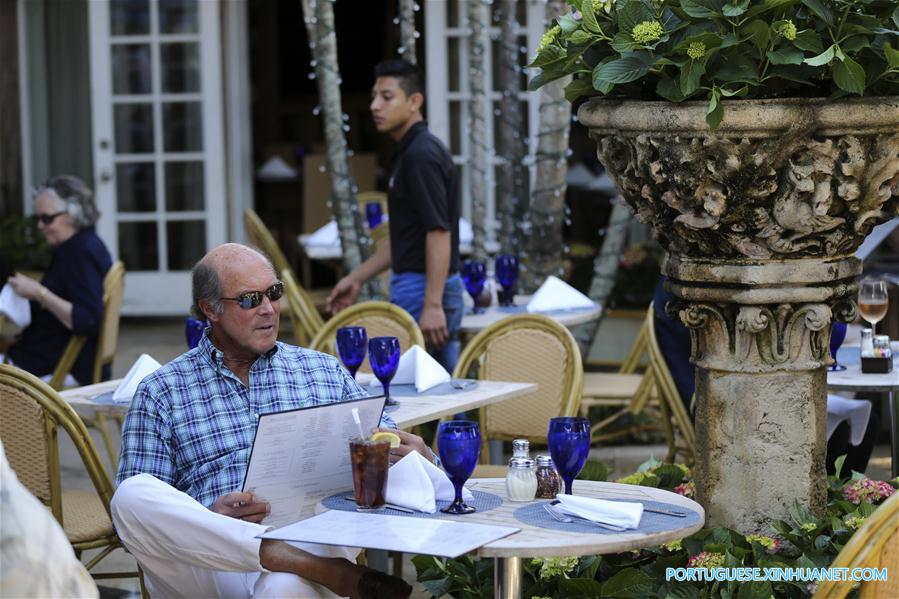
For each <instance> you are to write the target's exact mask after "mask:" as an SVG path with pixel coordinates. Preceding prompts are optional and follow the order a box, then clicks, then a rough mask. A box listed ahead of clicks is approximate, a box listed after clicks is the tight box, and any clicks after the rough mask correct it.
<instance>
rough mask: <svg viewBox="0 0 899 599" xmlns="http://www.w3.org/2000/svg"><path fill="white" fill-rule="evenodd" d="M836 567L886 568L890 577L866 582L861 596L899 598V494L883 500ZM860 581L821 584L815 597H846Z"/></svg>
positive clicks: (841, 554) (841, 555)
mask: <svg viewBox="0 0 899 599" xmlns="http://www.w3.org/2000/svg"><path fill="white" fill-rule="evenodd" d="M830 566H831V567H832V568H849V569H852V568H878V569H879V568H886V570H887V580H880V581H866V582H862V583H861V586H860V587H859V590H858V597H859V599H877V598H880V597H899V578H897V576H896V573H897V572H899V493H894V494H893V496H892V497H890V498H889V499H887V500H886V501H885V502H883V503H882V504H881V505H880V506H879V507H878V508H877V509H876V510H875V511H874V513H873V514H871V515H870V516H869V517H868V519H867V520H865V523H864V524H863V525H862V526H861V528H859V529H858V530H857V531H856V533H855V534H854V535H852V538H851V539H849V542H848V543H846V545H845V546H844V547H843V549H842V550H840V553H839V554H837V558H836V559H835V560H834V562H833V563H832V564H830ZM855 584H856V583H854V582H850V581H848V580H841V581H836V580H830V581H822V582H819V583H818V589H817V590H816V591H815V594H814V595H813V596H812V597H813V599H843V597H846V595H848V594H849V592H850V591H852V589H853V587H854V586H855Z"/></svg>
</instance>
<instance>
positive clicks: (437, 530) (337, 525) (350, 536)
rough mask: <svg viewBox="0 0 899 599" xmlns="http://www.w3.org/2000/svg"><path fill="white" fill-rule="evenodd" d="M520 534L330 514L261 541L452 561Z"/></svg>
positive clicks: (455, 523) (422, 521) (456, 524)
mask: <svg viewBox="0 0 899 599" xmlns="http://www.w3.org/2000/svg"><path fill="white" fill-rule="evenodd" d="M519 530H521V529H520V528H512V527H511V526H494V525H492V524H475V523H470V522H458V521H449V520H438V519H427V518H406V517H403V516H388V515H384V514H360V513H359V512H348V511H342V510H330V511H327V512H325V513H323V514H319V515H318V516H314V517H312V518H308V519H306V520H303V521H302V522H295V523H293V524H290V525H289V526H285V527H283V528H279V529H277V530H271V531H268V532H266V533H263V534H261V535H259V536H258V537H257V538H261V539H276V540H280V541H294V542H297V541H298V542H303V543H320V544H322V545H341V546H344V547H365V548H366V549H384V550H387V551H402V552H403V553H417V554H423V555H439V556H442V557H450V558H453V557H459V556H460V555H464V554H466V553H468V552H470V551H474V550H475V549H477V548H479V547H482V546H484V545H486V544H487V543H492V542H493V541H495V540H497V539H502V538H503V537H507V536H509V535H511V534H514V533H516V532H518V531H519Z"/></svg>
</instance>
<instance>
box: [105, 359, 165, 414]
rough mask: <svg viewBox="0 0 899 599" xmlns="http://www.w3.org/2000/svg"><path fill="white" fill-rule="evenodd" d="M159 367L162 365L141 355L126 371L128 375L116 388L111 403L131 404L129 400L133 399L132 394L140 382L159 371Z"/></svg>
mask: <svg viewBox="0 0 899 599" xmlns="http://www.w3.org/2000/svg"><path fill="white" fill-rule="evenodd" d="M161 366H162V364H160V363H159V362H157V361H156V360H154V359H153V358H152V357H151V356H149V355H148V354H141V355H140V357H138V358H137V360H135V361H134V364H133V365H132V366H131V368H130V369H129V370H128V374H126V375H125V378H123V379H122V382H121V383H119V386H118V387H116V389H115V391H114V392H113V394H112V401H114V402H115V403H131V398H133V397H134V392H135V391H137V386H138V385H139V384H140V382H141V381H142V380H144V379H145V378H146V377H147V376H149V375H151V374H153V373H154V372H156V371H157V370H159V368H160V367H161Z"/></svg>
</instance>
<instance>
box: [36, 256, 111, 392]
mask: <svg viewBox="0 0 899 599" xmlns="http://www.w3.org/2000/svg"><path fill="white" fill-rule="evenodd" d="M124 296H125V265H124V264H123V263H122V261H121V260H116V261H115V262H114V263H113V265H112V266H111V267H110V268H109V271H107V273H106V275H105V276H104V277H103V318H102V320H101V321H100V334H99V336H98V338H97V355H96V358H94V370H93V373H92V375H91V380H90V383H99V382H100V378H101V373H102V371H103V366H105V365H107V364H109V365H110V366H112V363H113V361H114V360H115V354H116V348H117V347H118V343H119V321H120V320H121V315H122V300H123V298H124ZM86 342H87V337H85V336H83V335H72V337H71V338H69V342H68V344H67V345H66V348H65V350H63V352H62V356H60V358H59V362H57V363H56V368H55V369H54V370H53V375H52V376H51V377H50V386H51V387H52V388H53V389H56V390H57V391H59V390H60V389H62V387H63V383H64V382H65V379H66V375H67V374H69V372H71V370H72V367H73V366H74V365H75V360H77V359H78V355H79V354H80V353H81V350H82V349H83V348H84V344H85V343H86Z"/></svg>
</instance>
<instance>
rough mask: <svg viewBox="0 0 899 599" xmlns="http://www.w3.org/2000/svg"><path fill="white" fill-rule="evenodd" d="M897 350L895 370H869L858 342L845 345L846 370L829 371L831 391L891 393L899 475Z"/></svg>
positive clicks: (840, 355)
mask: <svg viewBox="0 0 899 599" xmlns="http://www.w3.org/2000/svg"><path fill="white" fill-rule="evenodd" d="M897 353H899V352H896V351H895V350H894V353H893V370H892V372H888V373H886V374H865V373H863V372H862V368H861V355H860V353H859V347H858V346H857V345H850V346H845V347H841V348H840V349H839V350H838V351H837V362H838V363H840V364H842V365H843V366H845V367H846V370H828V371H827V389H828V390H829V391H873V392H877V393H886V394H888V395H889V406H890V445H891V451H890V455H891V466H890V469H891V476H893V477H895V476H897V475H899V367H897V365H896V354H897Z"/></svg>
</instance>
